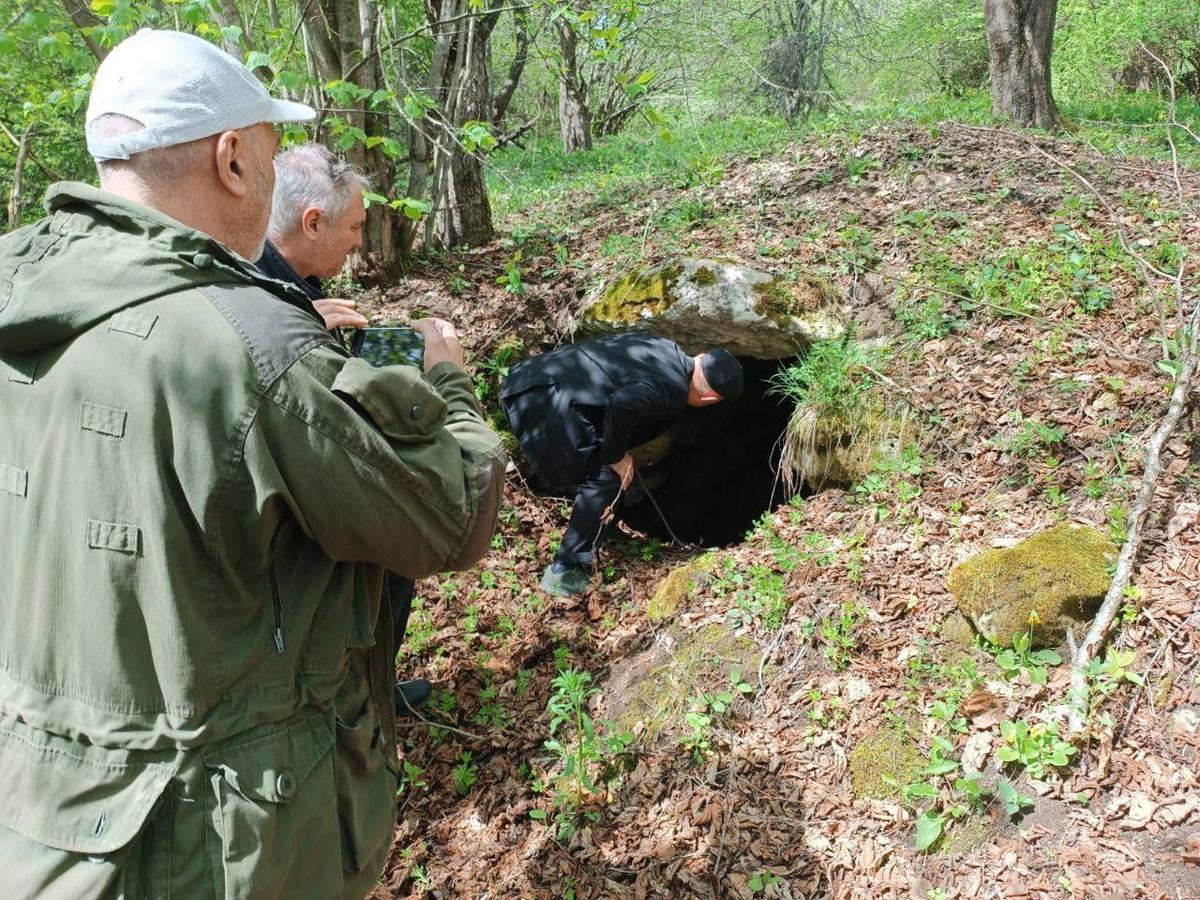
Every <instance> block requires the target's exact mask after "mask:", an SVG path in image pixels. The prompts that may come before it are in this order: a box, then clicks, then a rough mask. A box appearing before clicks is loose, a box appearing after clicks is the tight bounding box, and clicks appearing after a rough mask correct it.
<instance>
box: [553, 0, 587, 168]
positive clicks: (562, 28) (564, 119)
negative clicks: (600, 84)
mask: <svg viewBox="0 0 1200 900" xmlns="http://www.w3.org/2000/svg"><path fill="white" fill-rule="evenodd" d="M558 48H559V52H560V53H561V54H562V60H561V62H560V63H559V70H558V122H559V127H560V129H561V131H562V142H563V152H565V153H575V152H576V151H578V150H591V149H592V117H591V112H590V111H589V110H588V104H587V86H586V85H585V84H584V83H583V77H582V75H581V74H580V71H579V35H578V34H577V33H576V32H575V28H574V26H573V25H572V23H571V22H570V21H568V20H567V17H566V16H563V17H561V18H560V19H559V20H558Z"/></svg>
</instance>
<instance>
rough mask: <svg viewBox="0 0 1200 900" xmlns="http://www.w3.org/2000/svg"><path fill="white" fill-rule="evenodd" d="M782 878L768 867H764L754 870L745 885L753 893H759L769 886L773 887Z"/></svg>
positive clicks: (781, 880) (780, 881)
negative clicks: (761, 869)
mask: <svg viewBox="0 0 1200 900" xmlns="http://www.w3.org/2000/svg"><path fill="white" fill-rule="evenodd" d="M782 882H783V879H782V878H780V877H779V876H778V875H776V874H775V873H774V872H772V871H770V870H769V869H764V870H763V871H761V872H755V873H754V874H753V875H751V876H750V879H749V880H748V881H747V882H746V887H747V888H749V889H750V890H751V891H752V892H753V893H755V894H761V893H762V892H763V891H765V890H766V889H767V888H769V887H774V886H775V885H777V884H781V883H782Z"/></svg>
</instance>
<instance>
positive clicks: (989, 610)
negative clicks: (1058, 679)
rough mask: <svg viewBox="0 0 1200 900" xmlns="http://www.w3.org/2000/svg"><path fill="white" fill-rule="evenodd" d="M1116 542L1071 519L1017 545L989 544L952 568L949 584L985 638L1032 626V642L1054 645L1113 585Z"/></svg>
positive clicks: (1004, 642) (1007, 640)
mask: <svg viewBox="0 0 1200 900" xmlns="http://www.w3.org/2000/svg"><path fill="white" fill-rule="evenodd" d="M1115 558H1116V547H1114V546H1113V544H1112V542H1111V541H1109V539H1108V538H1107V537H1106V536H1105V535H1103V534H1101V533H1100V532H1099V531H1097V530H1096V529H1095V528H1090V527H1088V526H1084V525H1075V524H1072V523H1065V524H1062V525H1057V526H1055V527H1053V528H1050V529H1048V530H1046V531H1043V532H1041V533H1040V534H1035V535H1033V536H1032V537H1030V538H1026V539H1025V540H1023V541H1021V542H1020V543H1019V544H1016V545H1015V546H1013V547H1006V548H1002V549H997V550H987V551H985V552H983V553H980V554H979V555H978V556H975V557H973V558H971V559H968V560H966V561H964V562H961V563H959V564H958V565H957V566H955V567H954V568H953V569H951V570H950V575H949V576H948V578H947V579H946V585H947V587H948V588H949V589H950V593H952V594H953V595H954V598H955V600H957V601H958V606H959V609H961V610H962V612H963V615H965V616H966V617H967V618H968V619H970V620H971V623H972V624H973V625H974V626H975V628H976V630H978V631H979V633H980V634H982V635H983V636H984V637H985V638H987V639H988V640H989V641H992V642H993V643H996V644H999V645H1001V646H1005V647H1007V646H1010V645H1011V644H1012V640H1013V637H1014V636H1015V635H1017V634H1021V633H1024V632H1026V631H1029V630H1031V629H1032V633H1033V644H1034V646H1040V647H1047V646H1055V645H1058V644H1060V643H1062V641H1063V640H1064V639H1065V637H1066V632H1067V628H1068V626H1070V625H1072V624H1074V625H1076V627H1077V628H1078V626H1079V625H1080V624H1082V623H1085V622H1087V621H1088V620H1089V619H1090V618H1091V616H1092V615H1093V614H1094V613H1095V611H1096V608H1097V607H1098V605H1099V602H1100V600H1101V599H1102V598H1103V597H1104V594H1105V593H1106V592H1107V591H1108V587H1109V584H1110V583H1111V581H1112V576H1111V575H1110V573H1109V566H1110V564H1111V563H1112V561H1113V560H1114V559H1115Z"/></svg>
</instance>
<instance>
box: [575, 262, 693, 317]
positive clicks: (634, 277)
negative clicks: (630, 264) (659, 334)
mask: <svg viewBox="0 0 1200 900" xmlns="http://www.w3.org/2000/svg"><path fill="white" fill-rule="evenodd" d="M682 271H683V267H682V266H678V265H674V266H665V267H660V268H656V269H648V270H645V271H637V272H630V273H629V274H627V275H624V276H622V277H621V278H618V279H617V280H616V281H614V282H613V283H612V284H611V285H609V286H608V287H607V288H605V290H604V293H602V294H601V295H600V297H599V299H598V300H597V301H596V302H595V303H594V304H593V305H592V306H591V307H590V308H589V310H588V314H589V315H590V316H591V317H592V318H593V319H595V320H596V321H597V322H606V323H608V324H611V325H632V324H634V323H636V322H639V321H641V320H643V319H648V318H652V317H654V316H656V315H659V314H660V313H663V312H665V311H666V310H668V309H670V307H671V305H672V304H673V303H674V302H675V299H676V296H675V282H676V280H677V279H678V278H679V276H680V274H681V273H682Z"/></svg>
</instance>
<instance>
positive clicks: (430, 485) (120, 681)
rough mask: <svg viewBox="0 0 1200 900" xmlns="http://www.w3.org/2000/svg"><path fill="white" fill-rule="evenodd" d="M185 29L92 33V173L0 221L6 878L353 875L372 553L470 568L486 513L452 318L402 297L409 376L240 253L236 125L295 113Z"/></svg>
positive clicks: (256, 212)
mask: <svg viewBox="0 0 1200 900" xmlns="http://www.w3.org/2000/svg"><path fill="white" fill-rule="evenodd" d="M193 41H194V42H199V43H201V44H203V42H200V41H199V39H197V38H190V37H188V36H186V35H176V34H174V33H170V32H149V33H147V32H142V33H139V34H138V35H137V36H135V37H133V38H130V39H129V40H128V41H127V42H126V44H128V45H132V46H131V47H130V48H128V52H127V53H124V55H123V51H125V50H126V49H127V48H126V44H122V45H120V46H118V47H117V48H116V49H114V50H113V51H112V53H110V55H109V56H108V58H107V59H106V61H105V63H104V64H103V65H102V66H101V69H100V71H99V72H98V73H97V76H96V82H95V87H94V89H93V96H92V102H91V105H90V107H89V114H88V146H89V150H91V151H92V154H93V156H95V157H96V158H97V159H98V160H104V161H105V162H102V163H101V180H102V183H103V184H104V185H105V187H106V188H108V190H107V191H102V190H97V189H94V188H90V187H87V186H85V185H81V184H62V185H57V186H56V187H54V188H52V189H51V191H50V193H49V195H48V196H47V201H46V206H47V211H48V213H49V217H48V218H46V219H44V220H42V221H41V222H39V223H37V224H36V225H32V226H29V227H27V228H23V229H21V230H19V231H16V232H14V233H12V234H10V235H8V236H7V237H4V238H3V239H0V547H2V548H3V549H2V550H0V622H3V627H2V628H0V884H2V885H3V891H0V893H2V894H3V895H4V896H5V897H22V898H23V897H39V898H71V900H79V898H110V897H112V898H115V897H138V898H140V897H146V898H159V897H164V898H165V897H179V898H193V897H196V898H207V897H226V898H260V897H261V898H267V897H279V898H335V897H361V896H362V895H363V894H365V893H366V892H367V891H368V890H370V888H371V887H372V885H373V884H374V883H375V882H376V880H377V878H378V875H379V873H380V871H381V868H382V864H383V861H384V858H385V857H386V854H387V850H388V847H389V844H390V841H391V836H392V831H393V827H394V796H395V791H396V787H397V784H398V779H397V776H396V764H397V761H396V752H395V743H394V729H393V711H392V684H393V679H394V671H393V648H392V647H391V646H390V644H391V622H390V617H389V615H388V613H387V611H386V610H381V608H380V603H381V601H380V597H381V594H382V591H381V585H382V579H383V572H384V568H385V567H386V568H388V569H391V570H394V571H396V572H399V573H401V574H403V575H406V576H409V577H422V576H426V575H429V574H431V573H434V572H436V571H439V570H442V569H446V568H457V567H463V566H467V565H470V564H471V563H473V562H474V561H475V560H476V559H478V558H479V557H480V556H482V555H483V553H484V552H485V551H486V547H487V544H488V541H489V538H490V535H491V531H492V529H493V527H494V521H495V515H496V511H497V507H498V504H499V499H500V491H501V488H502V480H503V471H504V463H505V460H504V456H503V452H502V449H501V445H500V442H499V440H498V439H497V438H496V437H495V435H493V434H492V433H491V432H490V431H489V430H488V429H487V428H486V426H485V425H484V424H483V421H482V418H481V416H480V413H479V409H478V407H477V405H476V403H475V400H474V397H473V394H472V390H471V382H470V379H469V378H468V376H467V375H466V374H465V373H464V372H463V371H462V370H461V368H460V367H459V365H456V363H461V348H458V347H457V341H456V339H455V338H454V335H453V330H452V329H450V328H449V327H448V326H445V325H444V324H442V325H439V323H433V322H428V323H422V324H421V326H420V327H421V328H422V329H423V330H424V334H425V338H426V344H427V351H428V352H427V356H426V363H427V368H428V371H426V372H425V373H424V374H422V373H421V372H419V371H418V370H417V369H415V368H411V367H407V366H391V367H384V368H379V369H375V368H372V367H371V366H370V365H368V364H367V363H366V362H364V361H362V360H358V359H350V358H348V357H347V355H346V354H345V352H344V351H342V350H341V349H340V348H339V347H338V346H337V345H336V344H335V342H334V341H333V340H332V339H331V338H330V337H329V336H328V335H327V334H326V332H325V331H324V330H323V328H322V327H321V325H320V324H319V323H318V322H316V321H315V320H314V318H313V317H312V316H311V314H309V313H307V312H305V311H304V310H302V309H301V307H300V305H299V303H298V300H297V297H296V296H295V295H292V294H289V293H287V289H286V288H282V287H281V286H280V285H279V284H278V283H276V282H271V281H268V280H266V279H263V278H261V277H260V276H259V275H257V274H256V272H255V270H254V269H253V268H252V267H251V266H250V265H249V264H248V263H247V262H246V258H247V257H248V258H254V257H255V255H256V250H257V249H258V246H256V245H259V246H260V245H261V240H262V235H263V233H264V230H265V224H266V214H265V211H264V209H263V208H262V207H263V198H264V196H265V198H266V209H267V210H269V199H270V186H271V183H272V182H273V175H272V174H271V164H270V159H271V154H272V153H273V150H274V139H273V135H272V133H271V128H270V125H261V124H256V123H261V122H270V121H281V120H286V119H287V118H288V117H289V116H290V117H292V118H304V117H305V116H304V113H303V110H304V108H303V107H300V108H299V110H300V111H299V112H298V111H297V109H296V106H297V105H295V104H291V105H286V104H282V103H280V102H279V101H273V100H271V98H270V97H269V96H268V95H267V94H266V92H265V91H264V90H262V88H261V86H259V85H257V82H254V83H253V85H251V84H250V83H249V82H246V83H242V82H240V81H238V79H250V81H253V79H252V78H251V77H250V76H249V75H248V73H247V74H242V73H244V70H241V67H240V66H239V65H238V64H237V63H236V62H235V61H233V60H232V58H230V57H227V56H225V55H224V54H223V53H221V51H219V50H216V48H214V47H212V46H211V45H207V44H204V45H203V46H201V47H197V46H195V44H193V43H191V42H193ZM213 54H220V56H219V57H215V56H213ZM114 60H115V61H114ZM229 65H233V66H237V67H238V69H239V70H240V72H230V71H229V70H228V67H229ZM197 72H201V73H203V74H204V76H205V77H207V78H208V79H209V80H210V81H211V82H214V83H215V84H216V88H217V89H215V90H213V91H212V92H210V93H209V94H208V95H206V99H205V100H204V102H205V103H208V104H210V108H209V110H208V113H206V115H207V118H205V119H204V121H202V122H201V123H200V125H199V129H200V130H201V132H203V129H204V128H206V127H207V128H211V129H214V130H212V131H211V132H210V133H209V134H208V135H203V134H202V136H200V137H197V136H196V130H197V128H196V127H195V120H194V119H187V120H181V119H180V117H179V116H178V115H176V113H177V112H178V110H179V109H187V108H189V107H188V103H187V102H186V101H187V100H188V98H187V96H186V95H187V91H189V90H195V89H196V88H195V87H194V85H195V84H196V83H197V81H196V78H195V75H196V73H197ZM179 73H183V74H182V75H180V74H179ZM118 75H119V76H121V77H120V78H117V77H116V76H118ZM130 78H134V79H135V80H137V81H138V82H139V83H141V84H142V85H143V90H144V92H148V93H150V94H153V97H152V98H151V100H152V101H153V102H149V101H147V102H145V103H143V102H142V101H143V99H144V98H142V95H140V94H138V95H136V96H134V99H133V100H129V96H130V95H129V94H128V92H127V93H126V95H124V99H123V98H122V95H121V90H123V89H124V88H125V86H126V83H127V82H128V80H129V79H130ZM114 79H115V82H116V83H117V87H114V86H113V85H114ZM101 100H105V101H107V102H106V103H104V102H101ZM139 103H141V104H142V105H141V106H139ZM122 104H124V105H122ZM222 104H224V105H222ZM231 110H232V112H231ZM235 113H236V114H235ZM308 113H309V114H311V111H308ZM106 117H107V118H106ZM173 117H174V118H173ZM180 121H184V125H186V127H182V126H180V124H179V123H180ZM108 126H113V127H112V128H111V129H110V130H109V131H108V132H107V133H106V132H105V130H104V129H105V128H106V127H108ZM141 126H146V127H145V128H144V129H142V128H141ZM150 126H153V127H150ZM129 127H132V128H134V129H135V130H133V131H129V130H128V128H129ZM123 128H124V129H125V130H124V131H123V130H122V129H123ZM162 148H167V149H162ZM177 151H178V152H177ZM122 154H124V155H122ZM149 154H158V155H155V156H151V155H149ZM162 154H167V155H162ZM264 182H265V192H264ZM131 197H135V198H138V199H137V200H134V199H130V198H131ZM139 201H142V202H139Z"/></svg>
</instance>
